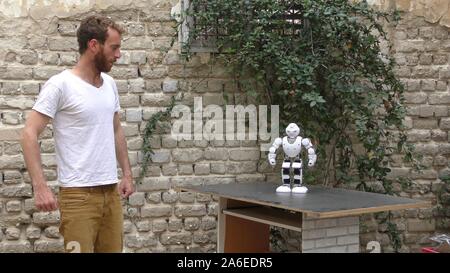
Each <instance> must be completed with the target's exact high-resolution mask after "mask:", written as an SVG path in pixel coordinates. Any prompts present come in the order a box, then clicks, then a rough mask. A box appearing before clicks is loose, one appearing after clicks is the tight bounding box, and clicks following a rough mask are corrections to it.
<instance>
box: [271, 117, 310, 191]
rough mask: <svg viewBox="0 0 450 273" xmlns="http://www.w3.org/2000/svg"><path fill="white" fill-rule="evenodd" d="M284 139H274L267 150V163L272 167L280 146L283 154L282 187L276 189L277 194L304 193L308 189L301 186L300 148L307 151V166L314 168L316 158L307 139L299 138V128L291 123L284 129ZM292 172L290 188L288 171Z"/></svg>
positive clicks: (301, 165) (301, 164)
mask: <svg viewBox="0 0 450 273" xmlns="http://www.w3.org/2000/svg"><path fill="white" fill-rule="evenodd" d="M286 134H287V136H286V137H283V139H281V138H276V139H275V141H274V142H273V144H272V147H270V149H269V155H268V159H269V163H270V164H271V165H272V166H273V165H275V163H276V151H277V149H278V148H279V147H280V146H282V147H283V152H284V154H285V156H284V157H285V160H284V162H283V164H282V170H281V175H282V181H283V185H282V186H279V187H278V188H277V190H276V191H277V192H291V191H292V192H294V193H306V192H307V191H308V189H307V188H306V187H304V186H302V167H303V163H302V160H301V159H300V154H301V151H302V146H303V147H305V149H306V150H307V151H308V166H310V167H311V166H314V164H315V163H316V159H317V156H316V154H315V151H314V148H313V145H312V143H311V141H310V140H309V139H308V138H302V137H300V136H299V134H300V128H299V127H298V126H297V125H296V124H295V123H291V124H289V125H288V127H286ZM291 168H292V169H293V170H294V188H293V189H292V190H291V188H290V175H289V173H290V169H291Z"/></svg>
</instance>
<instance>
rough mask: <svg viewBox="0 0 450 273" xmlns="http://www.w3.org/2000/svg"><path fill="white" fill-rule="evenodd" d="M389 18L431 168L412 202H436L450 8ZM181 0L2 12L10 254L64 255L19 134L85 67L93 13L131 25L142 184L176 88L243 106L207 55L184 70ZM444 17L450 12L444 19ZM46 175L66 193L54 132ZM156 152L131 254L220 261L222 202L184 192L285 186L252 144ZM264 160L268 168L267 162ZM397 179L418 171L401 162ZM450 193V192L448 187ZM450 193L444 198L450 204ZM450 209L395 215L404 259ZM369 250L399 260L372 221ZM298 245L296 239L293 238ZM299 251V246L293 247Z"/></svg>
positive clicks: (129, 64)
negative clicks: (42, 100)
mask: <svg viewBox="0 0 450 273" xmlns="http://www.w3.org/2000/svg"><path fill="white" fill-rule="evenodd" d="M372 2H373V3H372V4H374V5H378V6H379V7H381V8H392V7H395V6H397V7H398V8H400V9H402V10H404V14H403V16H404V19H403V20H402V21H401V22H400V24H399V25H398V26H397V27H396V28H395V29H391V30H390V31H391V33H392V35H391V36H392V37H393V43H394V51H393V54H395V56H396V59H397V61H398V66H399V67H398V70H397V73H398V75H399V77H401V78H402V80H403V81H404V82H405V84H406V87H407V90H408V92H407V94H406V96H407V101H408V118H407V121H406V122H407V124H408V126H409V129H410V130H409V136H410V138H411V140H412V141H413V142H415V143H416V144H417V147H418V151H419V152H420V153H422V154H423V155H424V156H425V160H424V163H425V164H426V165H427V166H428V169H427V170H425V171H424V173H423V174H419V175H414V176H413V178H414V182H415V183H414V186H413V188H412V189H411V190H409V191H408V192H404V193H403V195H404V196H410V197H413V198H420V199H426V200H431V201H433V202H434V203H436V200H437V197H436V196H437V195H438V192H437V189H438V188H439V185H441V184H442V182H441V181H440V180H439V179H438V176H439V175H440V174H442V173H446V172H448V156H449V154H450V144H449V143H448V142H449V141H448V140H449V136H448V130H449V129H450V116H449V109H448V108H449V105H450V94H449V85H448V84H449V79H450V69H449V64H450V61H449V57H450V37H449V30H450V28H449V27H450V5H449V1H448V0H445V1H443V0H441V1H437V0H436V1H425V0H420V1H419V0H416V1H414V0H411V1H407V0H397V1H394V0H391V1H387V0H386V1H381V0H380V1H372ZM177 3H178V1H177V0H139V1H131V0H124V1H118V0H116V1H83V0H71V1H42V0H28V1H25V0H14V1H13V0H5V1H1V2H0V110H1V116H0V174H1V175H0V252H49V251H62V248H63V245H62V238H61V236H60V235H59V233H58V228H57V227H58V223H59V214H58V212H53V213H42V212H37V211H36V210H35V208H34V205H33V198H32V189H31V183H30V178H29V175H28V173H27V172H26V169H25V168H24V167H25V166H24V161H23V156H22V152H21V148H20V145H19V142H18V136H19V135H18V132H19V131H20V129H21V128H22V127H23V125H24V121H25V119H26V116H27V113H29V111H30V109H31V107H32V105H33V103H34V100H35V98H36V96H37V95H38V94H39V90H40V87H41V86H42V85H43V83H44V82H45V81H46V80H47V79H48V78H49V77H50V76H52V75H54V74H56V73H58V72H60V71H62V70H64V69H66V68H69V67H71V66H73V65H74V64H75V63H76V61H77V59H78V54H77V48H78V45H77V42H76V37H75V30H76V28H77V26H78V24H79V21H80V20H81V19H82V18H84V17H85V16H86V15H89V14H94V13H101V14H104V15H107V16H110V17H112V18H113V19H115V20H116V21H117V22H119V23H121V24H123V25H124V26H125V27H126V29H127V31H128V33H127V34H126V35H125V36H124V37H123V44H122V53H123V57H122V58H121V60H120V61H119V62H118V63H117V64H116V66H115V67H114V68H113V70H112V71H111V73H110V74H111V75H112V76H113V77H115V79H116V80H117V84H118V87H119V92H120V101H121V106H122V110H121V119H122V122H123V126H124V128H125V132H126V137H127V142H128V148H129V156H130V160H131V164H132V167H133V173H134V175H135V176H136V177H137V176H138V174H139V170H140V167H139V164H140V162H141V158H142V156H141V153H140V148H141V145H142V138H141V134H142V131H143V129H144V128H145V123H146V121H147V120H148V119H149V118H150V116H151V115H152V114H153V113H155V112H156V111H157V110H159V109H161V107H163V106H165V105H167V103H168V102H169V99H170V97H171V95H173V94H175V93H176V91H177V90H184V91H186V92H188V96H187V99H186V101H189V102H192V98H193V97H194V96H202V98H203V104H204V105H206V104H210V103H214V104H223V103H224V100H223V97H222V93H223V92H227V93H229V94H232V95H231V98H234V101H235V103H236V104H239V103H245V99H243V98H242V96H240V95H239V94H237V93H235V88H234V86H233V84H232V80H231V79H230V78H229V77H227V75H226V73H225V70H224V69H223V68H221V67H216V68H215V69H210V67H209V66H208V65H207V64H206V63H207V61H208V59H209V56H208V55H207V54H199V55H197V56H196V57H194V58H193V60H192V61H191V62H190V63H189V64H187V65H186V66H185V64H183V63H182V61H181V60H180V57H179V55H178V43H175V44H174V45H171V42H172V39H173V37H174V35H175V31H174V29H173V27H174V26H175V24H176V22H175V21H174V20H173V19H172V18H171V17H170V11H171V8H172V7H173V6H174V5H175V4H177ZM444 10H445V12H444ZM40 144H41V151H42V160H43V165H44V169H45V174H46V176H47V178H48V180H49V184H50V185H51V187H52V189H54V190H55V191H56V189H57V187H56V179H57V177H56V163H55V158H54V142H53V140H52V130H51V126H49V127H48V128H47V129H46V130H45V132H44V133H43V135H42V138H41V140H40ZM152 147H154V149H155V152H156V154H155V155H154V157H153V163H152V165H151V166H150V167H149V170H148V172H147V177H146V178H145V179H144V181H143V183H142V184H141V185H138V187H137V189H138V191H137V192H136V193H135V194H133V195H132V197H131V198H130V200H129V202H127V203H125V202H124V206H123V208H124V214H125V217H126V220H125V226H124V227H125V242H124V243H125V244H124V245H125V251H129V252H134V251H136V252H150V251H152V252H171V251H177V252H181V251H195V252H211V251H214V250H215V246H216V216H217V202H216V200H212V199H211V197H210V196H204V195H193V194H190V193H178V192H175V191H174V190H173V187H174V186H176V185H183V184H198V183H202V182H204V181H205V182H207V183H235V182H246V181H264V180H274V179H276V177H277V176H278V174H273V173H272V171H271V169H270V168H268V167H267V164H266V163H259V160H260V159H261V158H262V159H264V158H265V156H264V154H261V153H260V151H259V147H258V146H256V143H255V142H252V141H210V142H209V141H204V140H203V141H178V142H177V141H175V140H173V139H171V138H169V137H168V136H167V135H165V134H164V132H161V133H160V134H158V135H156V136H155V137H154V138H153V139H152ZM263 161H264V160H263ZM392 166H393V167H394V169H393V174H392V175H394V176H395V175H400V176H406V175H410V174H409V171H410V170H409V167H408V166H405V165H403V164H402V163H401V161H400V160H394V162H393V164H392ZM447 190H448V189H447ZM448 196H449V194H448V193H445V192H444V193H443V200H446V202H448V200H449V198H448ZM449 216H450V211H445V210H444V211H443V210H438V209H436V206H435V207H434V208H433V209H419V210H407V211H400V212H396V213H395V217H396V218H395V221H396V222H397V223H398V226H399V228H400V230H401V237H402V239H403V240H404V242H405V246H404V248H403V249H402V251H405V252H408V251H413V252H414V251H418V250H419V248H420V247H421V245H424V244H425V245H426V244H428V243H429V242H428V241H427V238H428V237H429V236H430V234H432V233H434V232H435V231H436V230H447V231H448V229H449V225H448V222H445V221H442V220H445V218H446V217H449ZM363 219H365V221H364V223H365V224H364V225H363V226H362V227H361V231H362V233H363V234H362V235H361V239H360V242H361V245H362V248H363V249H364V246H365V244H367V242H368V241H371V240H378V241H380V242H381V244H382V247H383V250H385V251H389V250H390V248H389V246H388V235H387V234H386V232H385V231H386V226H383V225H378V224H377V223H376V221H375V220H374V219H373V218H372V215H368V216H365V217H363ZM291 237H295V235H292V234H291ZM293 241H294V242H295V239H294V240H293Z"/></svg>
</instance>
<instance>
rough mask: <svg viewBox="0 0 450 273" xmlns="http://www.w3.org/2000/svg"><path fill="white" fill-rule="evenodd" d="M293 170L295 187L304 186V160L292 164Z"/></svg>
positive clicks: (297, 160)
mask: <svg viewBox="0 0 450 273" xmlns="http://www.w3.org/2000/svg"><path fill="white" fill-rule="evenodd" d="M292 168H293V169H294V186H301V185H302V179H303V177H302V160H301V159H296V160H295V161H294V163H292Z"/></svg>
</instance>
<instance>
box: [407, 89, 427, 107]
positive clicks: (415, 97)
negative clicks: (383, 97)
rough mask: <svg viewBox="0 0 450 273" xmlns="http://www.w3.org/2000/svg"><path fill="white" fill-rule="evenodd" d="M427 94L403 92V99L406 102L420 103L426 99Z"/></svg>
mask: <svg viewBox="0 0 450 273" xmlns="http://www.w3.org/2000/svg"><path fill="white" fill-rule="evenodd" d="M427 97H428V95H427V94H426V93H422V92H413V93H409V92H408V93H405V99H406V102H407V103H411V104H422V103H425V102H426V101H427Z"/></svg>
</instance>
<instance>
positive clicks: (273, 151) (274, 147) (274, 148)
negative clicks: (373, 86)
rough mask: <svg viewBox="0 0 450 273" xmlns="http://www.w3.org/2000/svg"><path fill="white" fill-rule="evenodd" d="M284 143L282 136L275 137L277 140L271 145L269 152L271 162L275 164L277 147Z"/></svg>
mask: <svg viewBox="0 0 450 273" xmlns="http://www.w3.org/2000/svg"><path fill="white" fill-rule="evenodd" d="M282 143H283V141H282V140H281V138H279V137H277V138H276V139H275V141H274V142H273V143H272V147H270V149H269V154H268V158H269V164H270V165H272V166H274V165H275V163H276V160H275V159H276V157H277V154H276V152H277V149H278V148H279V147H280V145H281V144H282Z"/></svg>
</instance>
